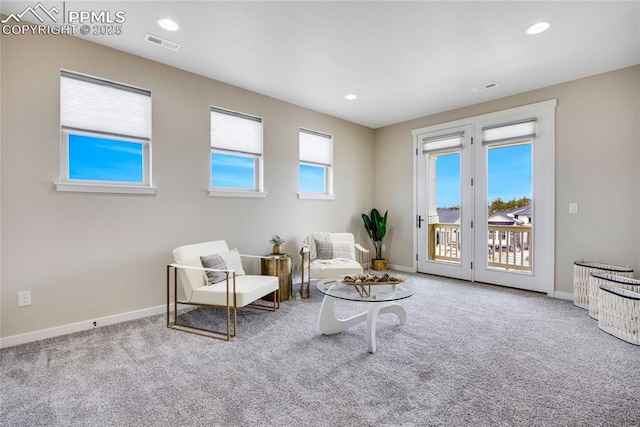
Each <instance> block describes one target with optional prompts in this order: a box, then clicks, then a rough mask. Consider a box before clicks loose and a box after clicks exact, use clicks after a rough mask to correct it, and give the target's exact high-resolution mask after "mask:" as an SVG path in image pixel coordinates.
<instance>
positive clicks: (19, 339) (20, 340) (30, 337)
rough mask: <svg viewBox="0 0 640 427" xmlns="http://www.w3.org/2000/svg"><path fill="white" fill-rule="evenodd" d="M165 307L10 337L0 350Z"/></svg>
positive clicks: (157, 311) (0, 343) (0, 341)
mask: <svg viewBox="0 0 640 427" xmlns="http://www.w3.org/2000/svg"><path fill="white" fill-rule="evenodd" d="M166 309H167V306H166V305H159V306H157V307H151V308H145V309H142V310H136V311H130V312H128V313H121V314H115V315H113V316H106V317H101V318H98V319H92V320H86V321H83V322H78V323H71V324H69V325H62V326H56V327H55V328H49V329H42V330H40V331H34V332H27V333H26V334H19V335H12V336H10V337H6V338H0V348H7V347H13V346H16V345H20V344H26V343H29V342H33V341H40V340H44V339H47V338H53V337H58V336H60V335H67V334H72V333H74V332H80V331H86V330H89V329H94V328H99V327H100V326H107V325H113V324H115V323H121V322H126V321H127V320H134V319H140V318H143V317H147V316H153V315H155V314H161V313H165V310H166Z"/></svg>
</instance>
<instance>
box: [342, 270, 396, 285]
mask: <svg viewBox="0 0 640 427" xmlns="http://www.w3.org/2000/svg"><path fill="white" fill-rule="evenodd" d="M340 282H341V283H344V284H345V285H397V284H398V283H402V282H404V277H402V276H400V275H398V276H390V275H388V274H386V273H385V274H384V275H382V276H375V275H372V274H352V275H350V276H344V277H343V278H342V280H340Z"/></svg>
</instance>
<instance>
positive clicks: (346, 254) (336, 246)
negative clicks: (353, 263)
mask: <svg viewBox="0 0 640 427" xmlns="http://www.w3.org/2000/svg"><path fill="white" fill-rule="evenodd" d="M315 244H316V253H317V256H316V259H334V258H343V259H350V260H353V245H352V244H351V243H349V242H327V241H322V240H316V241H315Z"/></svg>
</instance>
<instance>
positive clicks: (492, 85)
mask: <svg viewBox="0 0 640 427" xmlns="http://www.w3.org/2000/svg"><path fill="white" fill-rule="evenodd" d="M496 86H498V83H496V82H493V83H489V84H486V85H484V86H478V87H477V88H475V89H471V90H472V91H474V92H482V91H483V90H487V89H493V88H494V87H496Z"/></svg>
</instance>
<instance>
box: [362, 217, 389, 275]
mask: <svg viewBox="0 0 640 427" xmlns="http://www.w3.org/2000/svg"><path fill="white" fill-rule="evenodd" d="M388 213H389V211H386V212H385V213H384V216H382V215H380V212H378V210H377V209H371V214H370V215H367V214H362V220H363V221H364V228H365V229H366V230H367V234H368V235H369V238H370V239H371V241H372V242H373V246H374V247H375V248H376V257H375V258H374V259H373V260H372V261H371V268H373V269H374V270H378V271H380V270H386V269H387V260H386V259H384V258H382V239H384V236H385V235H386V234H387V214H388Z"/></svg>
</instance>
